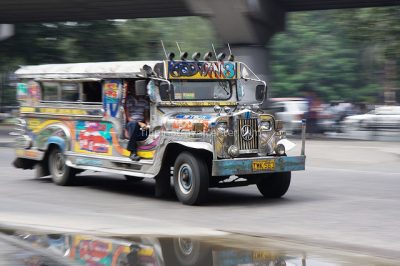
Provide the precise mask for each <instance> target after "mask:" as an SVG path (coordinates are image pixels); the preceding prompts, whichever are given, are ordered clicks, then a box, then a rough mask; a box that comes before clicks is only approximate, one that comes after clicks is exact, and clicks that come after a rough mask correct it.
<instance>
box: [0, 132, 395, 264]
mask: <svg viewBox="0 0 400 266" xmlns="http://www.w3.org/2000/svg"><path fill="white" fill-rule="evenodd" d="M297 149H298V148H297ZM294 152H296V153H297V152H298V150H296V151H294ZM306 153H307V156H308V157H307V162H306V164H307V170H306V171H304V172H297V173H293V176H292V184H291V187H290V189H289V191H288V193H287V194H286V196H285V197H284V198H283V199H279V200H265V199H263V198H262V197H261V195H260V193H259V192H258V190H257V188H256V187H255V186H249V187H239V188H230V189H211V190H210V199H209V202H208V204H207V205H206V206H200V207H193V206H184V205H182V204H180V203H179V202H178V200H177V199H176V198H171V199H169V200H161V199H157V198H155V197H154V196H153V194H154V183H153V181H152V180H148V181H143V182H140V183H137V184H133V183H127V182H126V181H125V180H124V179H123V177H122V176H118V175H108V174H101V173H94V172H84V173H82V174H80V175H79V176H80V178H79V182H78V184H77V185H75V186H73V187H60V186H55V185H53V184H52V183H51V180H50V179H49V178H45V179H40V180H35V179H33V176H34V173H33V171H31V170H25V171H24V170H19V169H15V168H13V167H12V166H11V161H12V159H13V156H14V154H13V150H12V149H11V148H6V147H3V148H0V158H1V160H0V169H1V178H0V203H1V204H0V224H5V225H17V226H28V227H36V228H44V229H52V230H63V231H85V232H89V233H95V234H109V235H119V234H134V233H145V234H146V233H148V234H177V233H179V234H189V235H190V234H200V235H201V234H206V235H207V234H214V235H218V234H220V233H221V231H229V232H239V233H245V234H250V235H257V236H268V237H270V236H272V237H279V238H281V237H283V238H287V239H290V240H291V241H295V242H304V243H311V244H314V245H320V246H325V247H333V248H339V249H345V250H354V251H357V252H361V253H365V254H372V255H376V256H382V257H386V258H392V259H393V258H394V259H398V260H400V221H399V218H400V163H399V162H400V143H399V142H368V141H342V140H340V141H339V140H334V141H326V140H319V141H318V140H314V141H308V143H307V147H306Z"/></svg>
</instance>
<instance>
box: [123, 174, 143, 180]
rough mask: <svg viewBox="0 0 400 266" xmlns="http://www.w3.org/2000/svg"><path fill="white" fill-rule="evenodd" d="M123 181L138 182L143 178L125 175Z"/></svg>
mask: <svg viewBox="0 0 400 266" xmlns="http://www.w3.org/2000/svg"><path fill="white" fill-rule="evenodd" d="M125 179H126V180H127V181H129V182H140V181H142V180H143V179H144V177H138V176H131V175H125Z"/></svg>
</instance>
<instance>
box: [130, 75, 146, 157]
mask: <svg viewBox="0 0 400 266" xmlns="http://www.w3.org/2000/svg"><path fill="white" fill-rule="evenodd" d="M127 87H128V88H127V95H126V106H125V114H126V118H127V122H128V123H127V125H126V131H127V133H128V136H129V142H128V146H127V150H128V151H130V152H131V153H130V156H129V158H130V159H131V160H133V161H139V160H140V157H139V156H138V155H137V143H136V141H142V140H145V139H146V138H147V137H148V135H149V127H150V124H149V114H150V113H149V110H150V105H149V101H148V99H147V97H146V86H137V87H136V86H134V83H133V82H129V83H128V86H127Z"/></svg>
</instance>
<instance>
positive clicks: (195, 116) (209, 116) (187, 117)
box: [175, 114, 212, 120]
mask: <svg viewBox="0 0 400 266" xmlns="http://www.w3.org/2000/svg"><path fill="white" fill-rule="evenodd" d="M175 118H176V119H203V120H210V119H211V118H212V116H211V115H186V114H177V115H176V116H175Z"/></svg>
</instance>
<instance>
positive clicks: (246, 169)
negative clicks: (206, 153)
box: [212, 155, 306, 176]
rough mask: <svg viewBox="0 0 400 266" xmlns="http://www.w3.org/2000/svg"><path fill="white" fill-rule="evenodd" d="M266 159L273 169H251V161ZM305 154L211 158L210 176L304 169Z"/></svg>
mask: <svg viewBox="0 0 400 266" xmlns="http://www.w3.org/2000/svg"><path fill="white" fill-rule="evenodd" d="M263 160H267V161H268V162H271V161H273V162H274V167H273V169H268V170H253V162H259V161H263ZM305 162H306V156H305V155H300V156H282V157H273V156H265V157H252V158H236V159H225V160H213V162H212V176H231V175H238V176H239V175H251V174H263V173H275V172H290V171H301V170H305Z"/></svg>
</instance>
